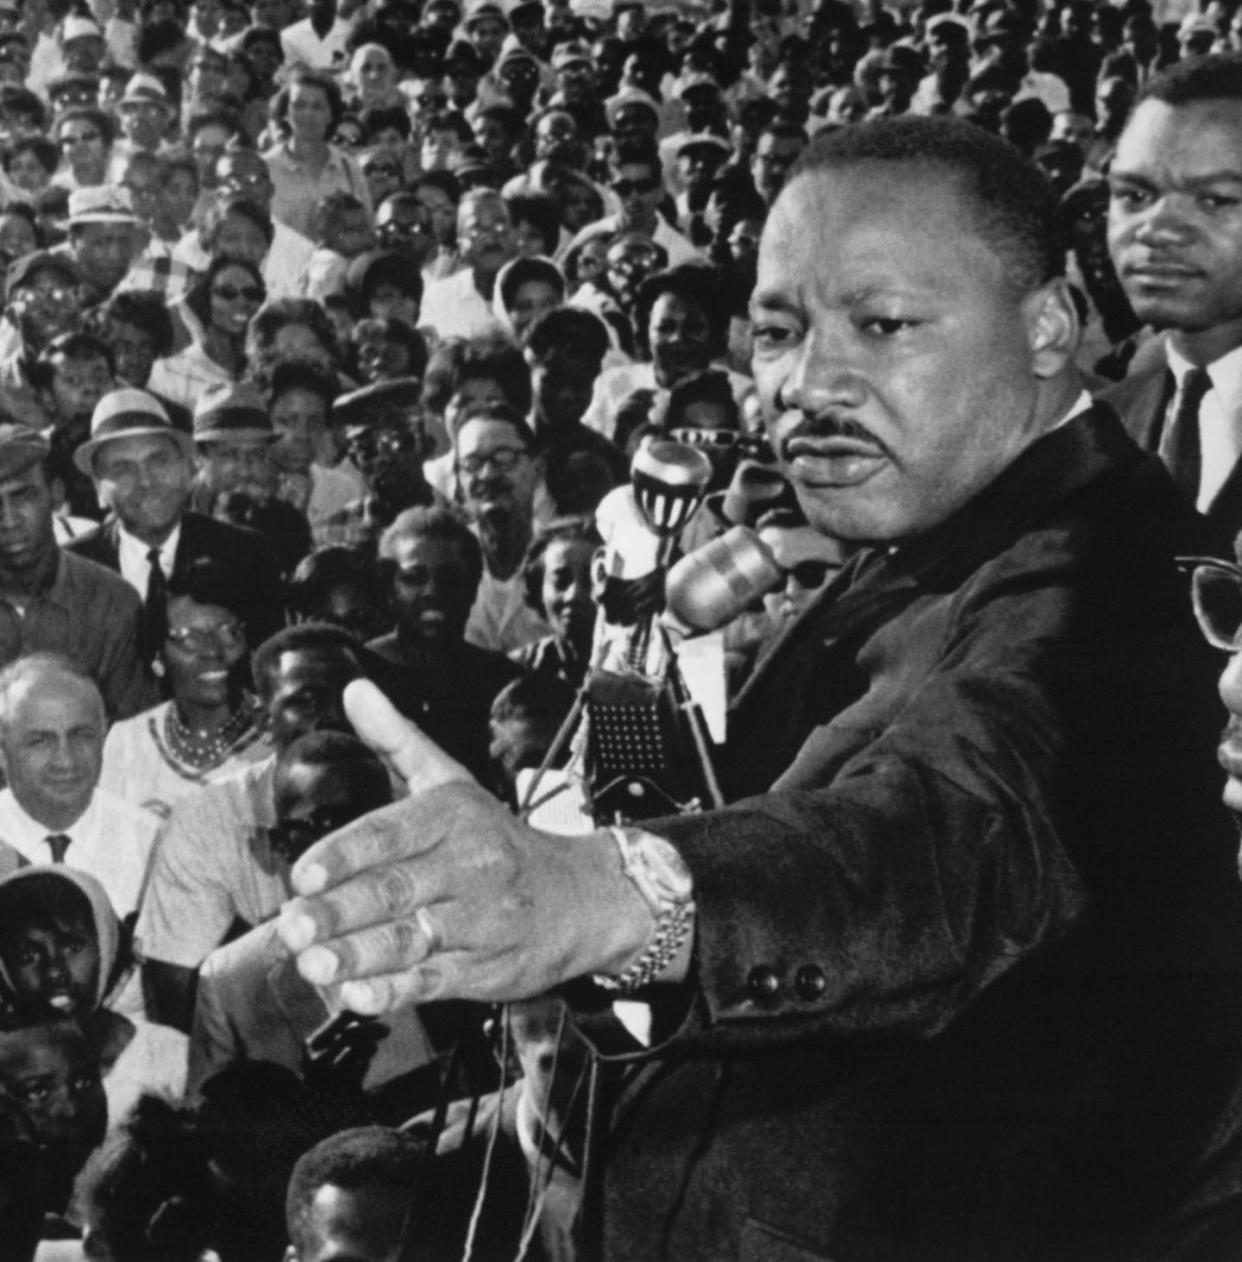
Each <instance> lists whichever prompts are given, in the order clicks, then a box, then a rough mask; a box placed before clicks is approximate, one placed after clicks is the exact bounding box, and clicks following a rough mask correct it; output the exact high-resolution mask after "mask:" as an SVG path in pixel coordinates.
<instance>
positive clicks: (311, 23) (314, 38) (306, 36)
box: [280, 0, 354, 71]
mask: <svg viewBox="0 0 1242 1262" xmlns="http://www.w3.org/2000/svg"><path fill="white" fill-rule="evenodd" d="M307 12H308V14H309V16H308V17H305V18H303V19H302V21H300V22H295V23H294V24H293V25H292V26H286V27H285V29H284V30H283V31H281V33H280V46H281V48H283V49H284V53H285V65H286V66H296V65H303V66H309V67H310V68H311V69H312V70H328V71H337V70H341V69H343V68H344V65H345V59H346V56H347V55H348V53H347V50H346V43H347V41H348V39H349V34H350V32H351V31H352V30H353V29H354V24H353V23H352V22H350V21H348V20H347V19H345V18H342V17H338V16H337V12H336V0H311V2H310V4H309V5H308V6H307Z"/></svg>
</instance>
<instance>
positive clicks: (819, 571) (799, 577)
mask: <svg viewBox="0 0 1242 1262" xmlns="http://www.w3.org/2000/svg"><path fill="white" fill-rule="evenodd" d="M834 569H836V566H834V565H833V564H831V562H829V561H799V562H798V564H797V565H791V566H790V567H789V568H788V569H787V570H786V571H785V577H786V578H787V579H790V578H792V579H793V581H794V582H795V583H797V585H798V586H799V587H803V588H806V589H808V590H810V589H811V588H814V587H823V585H824V583H825V582H826V581H827V579H828V575H829V574H831V573H832V571H833V570H834Z"/></svg>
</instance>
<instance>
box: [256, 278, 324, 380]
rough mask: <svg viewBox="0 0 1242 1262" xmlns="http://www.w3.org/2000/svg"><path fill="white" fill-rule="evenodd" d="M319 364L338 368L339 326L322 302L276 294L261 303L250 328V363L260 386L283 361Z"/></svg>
mask: <svg viewBox="0 0 1242 1262" xmlns="http://www.w3.org/2000/svg"><path fill="white" fill-rule="evenodd" d="M291 361H292V362H296V363H303V364H318V365H319V366H320V367H322V368H329V369H331V370H332V371H334V372H335V371H336V368H337V351H336V330H335V329H334V328H333V327H332V321H331V320H329V319H328V316H327V313H326V312H325V311H324V309H323V306H322V304H321V303H318V302H313V301H311V299H309V298H276V299H273V300H271V301H269V302H268V303H267V304H266V305H265V306H263V307H261V308H260V309H259V311H258V312H257V313H256V314H255V316H254V318H253V319H252V320H251V321H250V327H249V328H248V329H247V331H246V365H247V369H248V371H249V375H250V376H251V377H252V378H254V380H255V381H256V382H258V383H259V384H260V386H263V385H267V384H270V382H271V376H272V373H273V372H274V371H275V369H276V366H277V365H278V364H281V363H288V362H291Z"/></svg>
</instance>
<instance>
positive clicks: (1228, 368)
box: [1165, 341, 1242, 414]
mask: <svg viewBox="0 0 1242 1262" xmlns="http://www.w3.org/2000/svg"><path fill="white" fill-rule="evenodd" d="M1165 353H1166V354H1167V355H1168V359H1169V368H1170V370H1171V371H1172V373H1173V376H1174V377H1176V378H1177V384H1178V385H1179V386H1180V385H1181V384H1182V378H1184V377H1185V376H1186V374H1187V373H1188V372H1189V371H1190V370H1191V368H1193V367H1194V365H1193V364H1191V362H1190V360H1188V359H1187V358H1186V357H1185V356H1184V355H1182V354H1180V353H1179V352H1178V350H1177V349H1176V348H1175V347H1174V345H1173V343H1172V342H1171V341H1170V342H1169V343H1167V345H1166V346H1165ZM1207 375H1208V377H1209V378H1210V379H1211V382H1212V389H1213V390H1214V391H1215V392H1216V394H1218V395H1219V396H1220V399H1221V402H1222V403H1223V404H1224V406H1225V409H1226V411H1228V412H1229V413H1231V414H1232V413H1233V412H1234V410H1235V405H1236V404H1237V403H1239V402H1242V346H1235V347H1234V348H1233V350H1231V351H1227V352H1226V353H1225V354H1224V355H1222V356H1221V357H1220V358H1219V359H1216V360H1213V361H1212V362H1211V363H1210V364H1208V365H1207Z"/></svg>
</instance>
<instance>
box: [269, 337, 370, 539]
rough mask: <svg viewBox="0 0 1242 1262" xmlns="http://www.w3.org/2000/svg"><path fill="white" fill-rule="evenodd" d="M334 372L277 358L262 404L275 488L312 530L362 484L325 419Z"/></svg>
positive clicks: (336, 386)
mask: <svg viewBox="0 0 1242 1262" xmlns="http://www.w3.org/2000/svg"><path fill="white" fill-rule="evenodd" d="M340 392H341V389H340V383H339V381H338V379H337V376H336V374H335V373H334V372H331V371H329V370H328V369H326V368H324V367H322V366H320V365H318V364H309V363H302V362H300V361H298V360H289V361H285V362H278V363H277V364H276V365H275V367H274V369H273V371H272V372H271V375H270V378H269V384H268V387H267V408H268V411H269V412H270V414H271V418H272V426H273V428H274V429H275V430H276V433H277V435H278V437H277V440H276V442H275V443H273V445H272V459H273V461H274V462H275V464H276V468H277V494H278V495H279V496H280V498H281V499H283V500H284V501H285V502H286V503H289V504H292V505H293V507H294V508H296V509H299V510H300V511H301V512H302V513H304V514H305V516H306V518H307V521H308V522H309V523H310V526H311V528H312V532H313V530H314V527H315V526H316V525H317V524H318V523H319V522H320V521H321V520H322V519H323V518H324V517H327V516H329V515H330V514H331V513H334V512H337V511H338V510H340V509H342V508H344V507H345V505H346V504H348V503H349V502H350V500H353V499H357V497H358V496H359V495H362V494H363V493H364V492H365V490H366V483H365V482H364V481H363V477H362V474H361V473H359V472H358V470H357V469H355V468H354V466H353V465H352V464H350V462H349V461H347V460H342V459H341V456H342V451H341V447H340V444H339V443H338V441H337V438H336V435H335V433H334V432H333V430H332V427H331V425H330V420H331V415H332V404H333V403H334V402H335V401H336V397H337V395H338V394H340Z"/></svg>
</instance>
